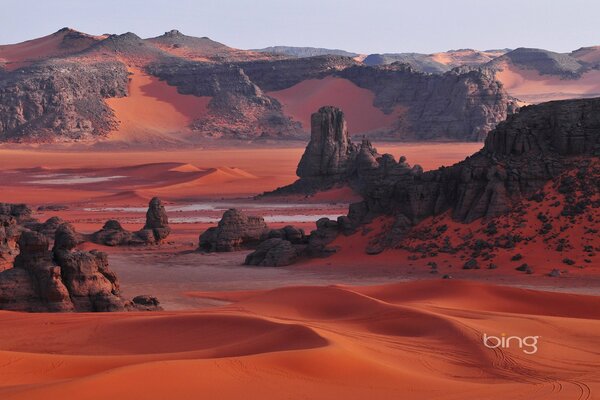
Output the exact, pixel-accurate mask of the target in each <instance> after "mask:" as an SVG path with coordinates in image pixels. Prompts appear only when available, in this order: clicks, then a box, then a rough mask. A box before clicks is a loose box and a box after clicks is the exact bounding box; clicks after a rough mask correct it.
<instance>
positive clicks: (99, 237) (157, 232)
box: [89, 197, 171, 246]
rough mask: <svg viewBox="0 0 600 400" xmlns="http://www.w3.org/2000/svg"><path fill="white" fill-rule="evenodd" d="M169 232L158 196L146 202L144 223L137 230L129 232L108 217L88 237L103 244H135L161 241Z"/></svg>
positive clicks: (167, 222) (167, 219)
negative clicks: (146, 208)
mask: <svg viewBox="0 0 600 400" xmlns="http://www.w3.org/2000/svg"><path fill="white" fill-rule="evenodd" d="M170 233H171V227H170V226H169V218H168V216H167V212H166V210H165V207H164V205H163V203H162V201H161V200H160V199H159V198H158V197H154V198H152V200H150V202H149V204H148V211H147V212H146V223H145V224H144V227H143V228H142V229H140V230H139V231H135V232H130V231H128V230H126V229H125V228H123V226H122V225H121V223H120V222H119V221H117V220H115V219H110V220H108V221H106V223H105V224H104V226H102V229H100V230H99V231H96V232H94V233H92V234H91V235H90V237H89V238H90V240H91V241H92V242H94V243H98V244H103V245H105V246H136V245H148V244H158V243H161V242H163V241H164V240H165V239H166V238H167V237H168V236H169V234H170Z"/></svg>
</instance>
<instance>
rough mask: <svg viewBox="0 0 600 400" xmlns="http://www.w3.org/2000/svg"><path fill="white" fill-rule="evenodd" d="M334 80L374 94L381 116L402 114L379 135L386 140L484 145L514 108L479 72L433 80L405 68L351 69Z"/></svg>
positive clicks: (491, 80)
mask: <svg viewBox="0 0 600 400" xmlns="http://www.w3.org/2000/svg"><path fill="white" fill-rule="evenodd" d="M339 76H341V77H343V78H347V79H349V80H351V81H352V82H354V83H355V84H356V85H358V86H360V87H362V88H366V89H369V90H371V91H372V92H374V93H375V100H374V105H375V106H377V107H379V108H381V109H382V110H383V111H384V112H386V113H389V112H392V110H394V108H395V107H400V108H402V109H403V110H406V112H405V113H404V115H403V116H402V118H400V119H399V120H398V122H397V124H396V126H395V127H394V129H392V130H390V131H389V132H387V133H386V134H385V135H384V136H385V137H387V138H394V139H401V140H435V139H450V140H465V141H478V140H483V139H485V136H486V135H487V133H488V132H489V131H490V130H492V129H493V128H494V127H495V126H496V124H497V123H498V122H500V121H503V120H504V119H506V117H507V116H508V115H510V114H512V113H513V112H515V111H516V109H517V107H516V103H515V102H514V101H513V100H512V99H510V98H509V96H508V95H507V94H506V92H505V91H504V89H503V87H502V85H501V84H500V83H499V82H497V81H496V80H495V79H494V77H493V75H490V74H487V73H486V72H485V71H480V70H465V71H460V70H453V71H451V72H447V73H445V74H442V75H432V74H425V73H421V72H417V71H415V70H413V69H412V68H411V67H408V66H407V65H406V64H392V65H387V66H377V67H366V66H355V67H351V68H347V69H345V70H343V71H340V72H339Z"/></svg>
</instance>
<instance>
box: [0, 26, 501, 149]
mask: <svg viewBox="0 0 600 400" xmlns="http://www.w3.org/2000/svg"><path fill="white" fill-rule="evenodd" d="M55 35H58V36H57V37H56V39H57V40H59V39H61V38H62V42H63V43H61V45H60V46H61V48H62V46H64V49H61V50H60V51H56V52H52V53H51V54H47V55H44V56H43V57H41V58H39V59H32V60H27V61H26V62H24V63H19V62H17V64H15V65H13V67H16V66H19V67H20V68H19V69H15V70H10V69H11V68H12V67H11V68H8V67H7V68H1V65H0V141H29V142H45V141H67V140H68V141H74V140H89V141H93V140H98V139H99V138H102V137H103V136H105V135H106V134H108V133H109V132H111V131H113V130H116V129H117V128H118V122H117V121H116V120H115V116H114V114H113V111H112V110H111V109H110V108H109V107H108V105H107V104H106V103H105V101H104V100H105V99H107V98H113V97H123V96H127V95H128V92H127V90H128V88H127V87H128V78H129V75H128V71H127V68H128V67H129V68H134V69H139V70H143V71H144V72H146V73H149V74H151V75H153V76H156V77H158V78H159V79H161V80H164V81H166V82H167V83H168V84H169V85H173V86H176V87H177V89H178V91H179V92H180V93H184V94H192V95H195V96H208V97H210V101H209V104H208V110H207V111H208V112H207V113H206V114H205V115H203V116H202V117H200V118H198V119H196V120H195V121H192V122H191V124H190V127H191V128H192V129H194V130H195V131H196V132H197V133H198V135H199V136H206V137H215V138H226V139H244V140H256V139H304V138H305V137H306V130H307V127H302V126H301V124H300V123H299V122H297V121H294V120H292V119H291V118H290V116H289V115H288V114H287V113H286V110H285V109H284V107H283V106H282V105H281V104H280V103H279V102H278V101H277V100H276V99H275V98H274V97H271V96H270V95H269V92H272V91H279V90H283V89H287V88H290V87H292V86H294V85H296V84H298V83H300V82H303V81H306V80H309V79H322V78H325V77H336V78H344V79H348V80H350V81H351V82H353V83H354V84H356V85H358V86H359V87H361V88H364V89H367V90H370V91H371V92H373V93H374V95H375V101H374V106H375V107H378V108H380V109H381V110H382V111H383V112H385V113H391V112H397V111H399V110H401V112H399V114H398V115H399V117H398V119H397V121H396V123H395V124H392V125H390V126H388V127H386V128H385V129H382V130H381V131H378V132H377V133H378V134H381V135H383V136H386V137H388V138H393V139H396V140H415V139H430V138H436V139H440V138H442V139H451V140H453V139H459V140H481V139H482V138H483V137H484V136H485V134H486V133H487V132H488V131H489V130H490V129H491V128H493V126H494V125H495V124H497V123H498V122H499V121H501V120H503V119H504V118H505V117H506V115H507V113H509V112H510V111H511V109H512V108H513V102H512V101H511V99H509V98H508V96H507V95H506V92H505V91H504V89H503V88H502V86H501V85H500V84H499V83H498V82H497V81H495V80H494V78H493V76H492V75H493V74H487V73H486V72H485V71H484V70H481V71H480V70H475V69H472V70H462V69H456V70H452V71H449V72H446V73H444V74H427V73H422V72H418V71H415V70H413V69H412V68H410V67H409V66H408V65H407V64H401V63H396V64H392V65H384V66H369V65H363V64H361V63H360V62H358V61H356V60H355V59H353V58H351V57H345V56H340V55H322V56H315V57H304V58H289V57H284V56H276V55H272V54H271V55H269V54H266V53H258V52H253V51H244V50H236V49H232V48H229V47H227V46H225V45H223V44H221V43H217V42H214V41H212V40H210V39H208V38H194V37H190V36H186V35H183V34H182V33H180V32H178V31H176V30H173V31H170V32H167V33H165V34H164V35H162V36H159V37H156V38H150V39H142V38H140V37H138V36H137V35H135V34H134V33H131V32H127V33H124V34H121V35H108V36H106V37H104V38H98V37H92V36H89V35H85V34H82V33H79V32H76V31H72V30H61V31H59V32H57V33H56V34H55ZM22 45H23V44H20V46H22ZM0 50H1V49H0ZM63 50H64V51H63ZM1 61H2V57H0V62H1ZM8 61H9V63H11V62H12V61H10V60H8Z"/></svg>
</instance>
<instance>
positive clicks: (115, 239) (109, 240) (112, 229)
mask: <svg viewBox="0 0 600 400" xmlns="http://www.w3.org/2000/svg"><path fill="white" fill-rule="evenodd" d="M90 239H91V241H92V242H94V243H98V244H103V245H105V246H127V245H131V244H134V235H133V233H132V232H129V231H128V230H126V229H124V228H123V227H122V226H121V223H120V222H119V221H117V220H116V219H109V220H108V221H106V222H105V223H104V225H103V226H102V229H100V230H99V231H97V232H94V233H92V235H91V237H90ZM136 244H142V242H141V241H140V242H139V243H136Z"/></svg>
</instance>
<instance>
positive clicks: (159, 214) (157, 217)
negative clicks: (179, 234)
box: [138, 197, 171, 243]
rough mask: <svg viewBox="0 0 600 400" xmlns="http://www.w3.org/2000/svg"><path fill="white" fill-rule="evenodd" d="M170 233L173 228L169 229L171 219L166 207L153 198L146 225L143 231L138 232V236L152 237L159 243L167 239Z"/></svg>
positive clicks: (156, 198)
mask: <svg viewBox="0 0 600 400" xmlns="http://www.w3.org/2000/svg"><path fill="white" fill-rule="evenodd" d="M141 232H146V233H141ZM170 233H171V227H169V217H167V212H166V211H165V206H164V205H163V204H162V201H160V199H159V198H158V197H153V198H152V200H150V203H149V204H148V211H147V212H146V224H145V225H144V227H143V228H142V230H141V231H139V232H138V236H142V237H144V236H151V237H153V238H154V241H155V242H157V243H158V242H161V241H162V240H164V239H166V238H167V236H169V234H170Z"/></svg>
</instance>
